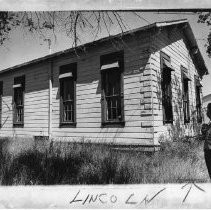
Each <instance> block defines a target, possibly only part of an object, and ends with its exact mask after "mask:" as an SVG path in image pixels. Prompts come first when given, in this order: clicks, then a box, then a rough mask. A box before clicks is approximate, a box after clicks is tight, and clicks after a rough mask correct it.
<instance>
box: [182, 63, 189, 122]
mask: <svg viewBox="0 0 211 210" xmlns="http://www.w3.org/2000/svg"><path fill="white" fill-rule="evenodd" d="M180 69H181V82H182V104H183V118H184V124H188V123H190V97H189V81H190V79H189V78H185V75H188V69H187V68H185V67H184V66H182V65H181V66H180ZM185 86H187V88H186V87H185ZM185 89H186V90H187V92H185ZM185 93H186V94H187V99H186V101H185ZM185 104H186V106H187V113H186V110H185Z"/></svg>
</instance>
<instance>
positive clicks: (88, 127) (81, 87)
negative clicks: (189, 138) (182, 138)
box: [52, 38, 153, 144]
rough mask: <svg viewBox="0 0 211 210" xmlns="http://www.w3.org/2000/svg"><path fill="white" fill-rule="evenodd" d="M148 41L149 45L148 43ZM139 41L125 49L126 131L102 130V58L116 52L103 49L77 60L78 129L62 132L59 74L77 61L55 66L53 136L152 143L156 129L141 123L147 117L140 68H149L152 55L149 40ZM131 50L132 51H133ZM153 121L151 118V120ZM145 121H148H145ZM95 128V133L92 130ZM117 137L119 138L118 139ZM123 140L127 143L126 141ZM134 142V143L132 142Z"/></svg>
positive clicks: (106, 48)
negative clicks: (61, 68) (133, 140)
mask: <svg viewBox="0 0 211 210" xmlns="http://www.w3.org/2000/svg"><path fill="white" fill-rule="evenodd" d="M146 40H148V42H146ZM138 42H139V43H140V44H137V40H135V41H133V40H132V42H131V43H130V44H129V45H130V46H128V47H125V48H124V67H125V68H124V106H125V109H124V110H125V127H123V128H101V103H100V100H101V84H100V76H101V75H100V55H103V54H107V53H111V52H115V51H117V50H116V49H114V48H113V47H112V46H109V45H108V46H101V47H98V49H97V50H93V51H90V52H89V53H87V54H86V55H88V56H86V57H85V58H84V57H83V56H81V59H78V60H77V67H78V68H77V71H78V78H77V85H76V98H77V103H76V106H77V126H76V128H59V98H58V93H59V89H58V83H59V80H58V73H59V67H60V66H61V65H64V64H67V63H71V62H74V61H76V60H75V59H74V58H72V59H71V58H70V59H65V62H63V61H62V59H61V60H57V61H55V62H54V85H53V86H54V88H53V102H52V104H53V110H54V111H53V116H52V118H53V119H52V130H53V136H57V137H62V136H64V135H65V136H72V137H86V138H87V137H89V138H91V139H92V138H94V139H96V138H99V140H100V141H107V138H108V139H109V138H114V139H116V138H117V136H118V138H122V142H126V141H128V142H130V140H131V139H133V138H135V139H140V142H139V144H142V139H149V140H150V139H151V140H152V139H153V128H152V127H151V128H142V127H141V123H142V121H143V120H144V118H146V117H143V119H142V117H141V113H140V112H141V110H142V109H141V106H140V88H141V86H140V77H141V74H140V73H141V70H140V69H141V68H145V66H146V65H147V62H148V59H149V55H148V54H147V53H146V47H147V48H149V38H145V39H144V40H143V39H142V41H140V40H139V41H138ZM131 50H132V51H131ZM151 119H152V118H151ZM145 120H149V118H148V119H145ZM93 128H94V129H93ZM116 135H117V136H116ZM123 139H125V140H124V141H123ZM131 141H132V140H131Z"/></svg>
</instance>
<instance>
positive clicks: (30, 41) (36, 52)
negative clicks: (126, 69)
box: [0, 0, 211, 95]
mask: <svg viewBox="0 0 211 210" xmlns="http://www.w3.org/2000/svg"><path fill="white" fill-rule="evenodd" d="M6 2H7V3H5V1H4V0H0V4H1V3H2V4H1V6H0V9H5V10H7V6H8V5H9V3H12V4H10V7H9V6H8V7H9V8H10V9H14V8H13V7H14V6H15V5H16V4H17V0H16V1H13V0H7V1H6ZM21 2H22V3H23V2H24V4H25V7H26V9H27V2H29V0H24V1H22V0H20V2H19V3H20V5H22V3H21ZM30 2H31V5H33V4H34V5H38V6H37V7H39V6H40V5H45V6H46V4H45V3H46V2H48V3H49V2H51V4H49V5H51V6H46V8H48V9H49V8H50V9H52V8H54V6H55V8H57V9H58V8H59V9H60V7H59V6H58V5H57V7H56V1H55V0H53V1H52V0H51V1H50V0H44V1H42V2H43V3H41V2H39V1H36V0H30ZM61 2H63V4H64V5H65V4H67V3H66V0H61ZM74 2H75V4H74ZM77 2H78V3H76V1H74V0H73V1H72V3H73V4H72V7H71V8H73V7H74V6H78V7H79V6H80V2H82V0H77ZM96 2H98V3H96ZM99 2H101V6H102V5H106V3H107V7H108V5H113V6H114V7H119V8H121V5H123V4H125V5H126V6H125V5H123V6H122V7H123V8H129V7H131V6H132V4H131V2H134V4H133V6H134V7H136V9H137V8H139V7H137V5H138V4H139V3H140V2H142V3H143V5H144V6H145V7H147V8H149V7H150V8H153V9H157V8H163V9H164V8H168V7H169V8H173V7H174V6H175V7H179V6H180V5H181V6H182V4H180V2H183V8H188V7H189V6H190V5H191V7H192V8H197V6H198V5H200V7H204V6H208V3H209V2H208V1H206V0H204V1H203V4H202V3H201V4H199V2H200V1H197V0H195V1H192V0H184V1H181V0H179V1H175V0H174V1H172V0H168V1H165V0H162V1H161V0H148V1H147V0H134V1H133V0H131V1H127V2H130V3H126V1H124V0H117V1H115V0H84V4H85V5H88V4H89V6H91V5H94V4H95V5H98V4H99ZM175 2H177V5H176V4H175ZM206 2H207V5H206ZM36 3H37V4H36ZM159 3H160V4H159ZM4 4H5V5H4ZM11 5H12V6H11ZM59 5H60V4H59ZM119 5H120V6H119ZM153 5H154V7H153ZM164 5H165V6H164ZM3 6H4V7H3ZM210 6H211V2H210ZM2 7H3V8H2ZM17 8H18V7H17ZM33 8H34V9H36V7H35V6H34V7H33ZM46 8H45V7H44V9H46ZM67 8H68V7H67ZM81 9H86V7H83V8H81ZM141 9H143V8H141ZM121 15H122V17H123V20H124V21H125V23H126V24H127V30H130V29H133V28H137V27H141V26H144V25H148V24H150V23H154V22H158V21H167V20H178V19H183V18H187V19H188V21H189V23H190V25H191V28H192V30H193V33H194V35H195V37H196V40H197V43H198V45H199V49H200V51H201V53H202V55H203V58H204V60H205V63H206V65H207V67H208V70H209V72H210V74H209V75H207V76H204V77H203V80H202V83H203V88H202V91H203V95H207V94H211V85H210V84H211V58H209V57H208V56H207V54H206V49H205V47H204V45H205V44H206V38H207V35H208V33H209V28H208V27H207V26H206V25H205V24H199V23H197V20H198V15H197V14H194V13H184V12H183V13H174V14H172V12H171V13H170V12H157V11H154V12H147V11H141V12H139V15H141V17H142V19H140V18H138V17H137V16H135V15H134V14H132V13H131V12H130V11H128V12H122V13H121ZM110 32H111V34H117V33H119V32H120V29H119V28H118V27H117V26H115V25H113V26H112V27H111V29H110ZM105 36H108V34H107V32H106V31H105V30H102V32H101V33H100V34H99V36H98V37H96V39H99V38H102V37H105ZM81 40H82V43H85V42H90V41H94V37H93V36H92V35H91V33H88V32H87V33H82V34H81ZM70 47H72V39H70V38H68V37H67V36H66V35H65V34H64V33H61V32H60V33H57V40H56V41H55V40H54V41H53V42H52V45H51V48H52V51H53V52H57V51H61V50H64V49H67V48H70ZM48 54H49V49H48V44H47V42H44V41H43V40H41V39H40V37H39V36H37V35H35V34H34V35H32V34H29V33H23V31H22V30H15V31H13V33H12V34H11V38H10V40H9V41H7V42H5V44H4V45H2V46H0V70H2V69H5V68H8V67H11V66H14V65H17V64H21V63H23V62H26V61H29V60H32V59H35V58H39V57H42V56H45V55H48Z"/></svg>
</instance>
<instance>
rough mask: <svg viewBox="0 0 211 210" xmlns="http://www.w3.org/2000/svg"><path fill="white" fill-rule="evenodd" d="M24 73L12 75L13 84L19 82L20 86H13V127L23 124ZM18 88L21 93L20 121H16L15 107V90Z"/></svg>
mask: <svg viewBox="0 0 211 210" xmlns="http://www.w3.org/2000/svg"><path fill="white" fill-rule="evenodd" d="M25 81H26V80H25V75H21V76H17V77H14V85H17V84H21V87H14V86H13V127H23V126H24V111H25V110H24V104H25ZM17 90H20V91H21V94H22V112H23V113H22V121H17V108H16V101H15V99H16V91H17Z"/></svg>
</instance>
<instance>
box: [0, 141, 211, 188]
mask: <svg viewBox="0 0 211 210" xmlns="http://www.w3.org/2000/svg"><path fill="white" fill-rule="evenodd" d="M17 141H18V139H15V140H13V139H2V140H1V141H0V184H1V185H54V184H134V183H180V182H186V181H200V182H206V181H208V174H207V170H206V166H205V163H204V157H203V149H202V146H203V145H202V142H200V141H196V140H194V141H193V140H191V141H174V142H170V141H165V142H162V143H161V149H160V151H158V152H156V153H151V154H143V153H142V152H135V151H124V152H123V151H118V150H114V149H112V145H100V144H91V143H76V142H74V143H61V142H54V143H49V142H41V143H39V142H33V141H32V142H28V141H29V139H26V140H25V141H24V140H22V142H21V144H19V147H18V149H17V150H16V151H15V152H14V148H15V146H14V145H18V144H17ZM24 142H26V145H23V144H24ZM20 145H21V146H20ZM20 147H21V148H20Z"/></svg>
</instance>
